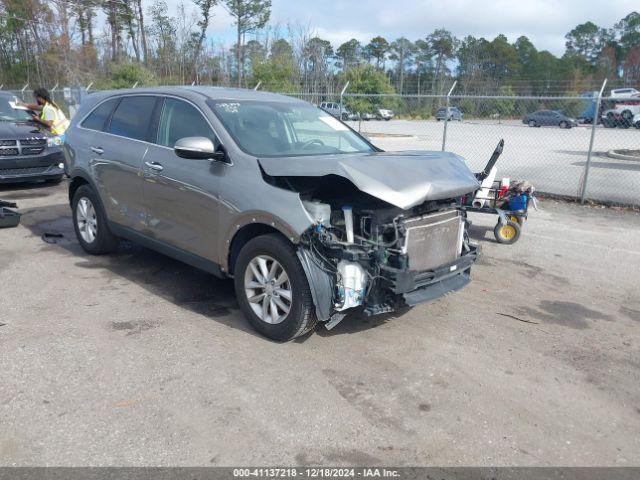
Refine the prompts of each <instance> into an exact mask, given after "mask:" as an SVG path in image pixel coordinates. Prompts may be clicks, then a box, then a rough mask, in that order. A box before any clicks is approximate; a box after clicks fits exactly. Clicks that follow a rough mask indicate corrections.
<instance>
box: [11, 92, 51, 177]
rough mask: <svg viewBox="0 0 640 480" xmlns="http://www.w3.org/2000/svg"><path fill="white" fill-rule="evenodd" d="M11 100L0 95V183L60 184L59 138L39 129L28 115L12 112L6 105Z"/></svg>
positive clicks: (22, 112) (13, 97) (12, 99)
mask: <svg viewBox="0 0 640 480" xmlns="http://www.w3.org/2000/svg"><path fill="white" fill-rule="evenodd" d="M15 100H16V98H15V96H14V95H12V94H10V93H8V92H0V183H14V182H26V181H42V180H44V181H47V182H54V183H57V182H60V181H61V180H62V177H63V175H64V155H63V154H62V149H61V146H60V145H61V143H62V142H61V141H60V138H59V137H56V136H53V135H50V134H49V133H48V131H47V130H45V129H43V128H41V127H39V126H38V125H37V124H36V123H35V122H34V121H33V120H32V119H31V113H30V112H27V111H25V110H22V109H16V108H13V107H12V105H11V103H10V102H12V103H14V102H15ZM14 104H15V103H14Z"/></svg>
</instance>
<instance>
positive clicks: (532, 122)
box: [529, 120, 537, 128]
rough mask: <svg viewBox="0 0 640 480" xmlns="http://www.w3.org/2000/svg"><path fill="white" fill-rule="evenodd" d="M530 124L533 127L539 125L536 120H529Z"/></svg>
mask: <svg viewBox="0 0 640 480" xmlns="http://www.w3.org/2000/svg"><path fill="white" fill-rule="evenodd" d="M529 126H530V127H532V128H533V127H536V126H537V125H536V122H535V121H533V120H529Z"/></svg>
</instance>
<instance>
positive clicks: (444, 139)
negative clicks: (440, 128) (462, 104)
mask: <svg viewBox="0 0 640 480" xmlns="http://www.w3.org/2000/svg"><path fill="white" fill-rule="evenodd" d="M457 84H458V81H457V80H456V81H455V82H453V85H451V89H450V90H449V93H447V101H446V110H445V114H444V132H443V133H442V151H443V152H444V151H445V149H446V148H447V125H448V124H449V97H451V93H452V92H453V89H454V88H456V85H457Z"/></svg>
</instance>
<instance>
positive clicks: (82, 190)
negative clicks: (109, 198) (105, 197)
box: [71, 185, 118, 255]
mask: <svg viewBox="0 0 640 480" xmlns="http://www.w3.org/2000/svg"><path fill="white" fill-rule="evenodd" d="M87 202H88V203H87ZM71 210H72V213H73V228H74V230H75V231H76V237H77V238H78V242H80V246H81V247H82V249H83V250H84V251H85V252H87V253H89V254H91V255H102V254H104V253H109V252H113V251H114V250H115V249H116V248H117V246H118V237H116V236H115V235H113V233H111V230H109V226H108V224H107V216H106V215H105V213H104V209H103V208H102V203H101V202H100V199H99V198H98V195H97V194H96V193H95V192H94V191H93V189H92V188H91V187H90V186H89V185H82V186H81V187H79V188H78V190H76V192H75V193H74V195H73V201H72V202H71ZM91 220H93V222H94V223H93V228H91V227H92V225H91ZM81 225H84V228H83V227H81ZM83 232H84V233H83ZM87 232H89V233H87ZM91 233H92V234H91Z"/></svg>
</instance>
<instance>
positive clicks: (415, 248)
mask: <svg viewBox="0 0 640 480" xmlns="http://www.w3.org/2000/svg"><path fill="white" fill-rule="evenodd" d="M404 226H405V228H406V231H407V234H406V238H405V244H404V249H403V250H404V253H406V254H407V256H408V257H409V268H410V269H411V270H416V271H423V270H433V269H435V268H438V267H442V266H443V265H447V264H449V263H453V262H455V261H456V260H457V259H458V258H459V257H460V252H461V251H462V237H463V233H464V221H463V219H462V216H461V215H460V212H459V211H458V210H449V211H446V212H438V213H434V214H431V215H424V216H422V217H416V218H410V219H408V220H406V221H405V222H404Z"/></svg>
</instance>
